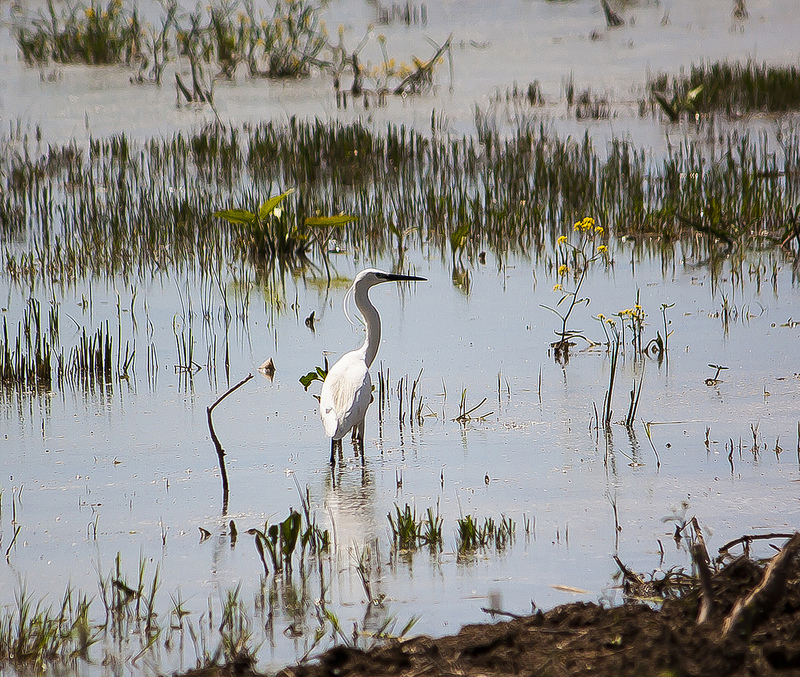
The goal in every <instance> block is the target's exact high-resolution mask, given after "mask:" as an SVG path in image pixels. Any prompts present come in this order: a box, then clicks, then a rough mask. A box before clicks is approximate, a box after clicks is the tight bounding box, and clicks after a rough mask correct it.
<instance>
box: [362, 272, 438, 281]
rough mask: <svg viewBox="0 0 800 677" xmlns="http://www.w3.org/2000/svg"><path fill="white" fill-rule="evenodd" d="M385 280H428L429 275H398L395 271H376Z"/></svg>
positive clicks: (377, 275)
mask: <svg viewBox="0 0 800 677" xmlns="http://www.w3.org/2000/svg"><path fill="white" fill-rule="evenodd" d="M375 275H376V277H379V278H380V279H381V280H383V281H384V282H402V281H407V280H408V281H410V280H416V281H418V282H427V281H428V278H427V277H417V276H416V275H396V274H395V273H375Z"/></svg>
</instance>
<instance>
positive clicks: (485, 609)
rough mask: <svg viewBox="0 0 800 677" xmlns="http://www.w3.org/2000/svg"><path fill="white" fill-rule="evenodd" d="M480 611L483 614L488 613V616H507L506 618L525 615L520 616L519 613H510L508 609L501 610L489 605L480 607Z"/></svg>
mask: <svg viewBox="0 0 800 677" xmlns="http://www.w3.org/2000/svg"><path fill="white" fill-rule="evenodd" d="M481 611H483V613H485V614H489V615H490V616H508V618H525V616H520V615H519V614H512V613H511V612H510V611H503V610H502V609H493V608H491V607H485V606H482V607H481Z"/></svg>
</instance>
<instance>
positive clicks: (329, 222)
mask: <svg viewBox="0 0 800 677" xmlns="http://www.w3.org/2000/svg"><path fill="white" fill-rule="evenodd" d="M357 220H358V219H357V218H356V217H355V216H350V215H349V214H339V215H338V216H309V217H308V218H307V219H306V225H307V226H320V227H324V226H343V225H344V224H345V223H350V222H351V221H357Z"/></svg>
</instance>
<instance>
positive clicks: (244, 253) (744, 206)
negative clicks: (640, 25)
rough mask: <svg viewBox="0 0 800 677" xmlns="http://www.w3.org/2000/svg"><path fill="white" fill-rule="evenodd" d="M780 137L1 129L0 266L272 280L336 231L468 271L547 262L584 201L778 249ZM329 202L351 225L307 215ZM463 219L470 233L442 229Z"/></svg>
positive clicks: (669, 230) (320, 249)
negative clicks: (658, 139) (669, 143)
mask: <svg viewBox="0 0 800 677" xmlns="http://www.w3.org/2000/svg"><path fill="white" fill-rule="evenodd" d="M781 138H782V143H781V146H780V147H779V149H777V150H772V148H771V142H770V140H769V139H768V138H767V136H766V135H756V136H751V135H747V134H745V135H740V134H739V133H738V132H730V133H729V134H728V135H727V136H725V137H724V138H723V140H722V143H721V144H716V145H715V146H714V148H711V149H708V148H702V147H700V145H695V144H694V143H692V142H690V141H688V140H687V141H685V142H684V143H681V144H680V145H678V146H673V147H671V148H670V150H669V151H668V153H667V154H666V155H665V156H663V157H659V158H656V157H654V156H652V155H651V154H650V153H648V152H645V151H644V150H640V149H636V148H634V147H633V145H632V144H631V143H630V142H627V141H622V140H615V141H612V142H611V143H610V144H609V147H608V152H607V153H603V154H602V155H603V156H602V157H601V154H599V153H598V152H596V151H595V150H594V148H593V144H592V142H591V140H590V139H589V137H588V135H587V136H584V137H582V138H581V137H578V138H573V137H568V138H566V139H564V138H560V137H559V136H558V135H556V134H554V133H552V132H550V131H548V130H547V129H546V128H545V127H544V126H540V127H538V128H537V127H530V126H524V125H523V126H521V127H520V128H519V129H517V130H516V131H515V132H514V133H512V134H511V135H510V136H507V137H500V136H499V135H498V134H496V133H494V132H485V133H484V134H482V135H479V137H478V138H472V137H467V136H465V137H461V138H447V137H443V136H442V137H440V136H438V135H433V136H430V137H429V136H426V135H424V134H422V133H421V132H416V131H413V130H410V129H408V128H406V127H403V126H394V125H389V126H387V128H386V130H385V131H384V132H377V131H374V130H371V129H368V128H367V127H365V126H364V125H362V124H360V123H353V124H348V125H345V124H342V123H338V122H333V123H322V122H320V121H315V122H302V121H299V120H296V119H292V120H290V121H289V122H288V124H285V125H280V124H276V123H263V124H259V125H252V126H251V125H248V126H246V127H243V128H234V127H228V126H224V125H219V124H213V125H209V126H207V127H204V128H203V129H201V130H198V131H196V132H188V133H180V134H177V135H175V136H174V137H173V138H171V139H168V140H156V139H153V140H151V141H149V142H147V143H145V144H143V145H135V144H133V143H132V142H130V141H129V140H128V139H127V138H126V137H125V136H124V135H121V136H117V137H113V138H111V139H107V140H92V142H91V143H90V145H89V148H88V149H80V148H78V147H77V146H76V145H75V144H67V145H65V146H62V147H55V146H51V147H50V148H48V149H46V150H42V149H39V150H37V149H36V148H34V147H31V145H30V141H28V142H27V143H26V142H25V141H24V140H16V141H12V140H7V141H8V144H9V147H10V148H12V149H13V152H10V153H7V154H4V156H3V158H2V159H0V170H2V171H0V176H2V177H3V181H4V184H5V185H4V189H5V190H4V199H3V200H2V201H0V231H2V233H3V235H4V236H6V235H7V236H8V238H9V239H8V240H7V242H8V244H6V245H5V247H4V249H3V252H2V261H1V262H0V263H1V265H2V269H3V270H4V271H5V274H6V275H7V276H8V277H9V278H10V279H12V280H13V281H15V283H17V284H26V285H29V286H34V285H36V284H37V281H39V280H46V281H48V282H49V283H56V284H66V283H68V282H70V281H74V280H78V279H82V278H86V277H103V278H105V277H111V276H114V275H117V274H122V275H126V276H132V275H137V276H138V275H143V274H146V273H148V272H149V273H157V272H158V271H162V270H164V269H168V268H170V267H174V268H176V269H178V270H183V269H189V270H191V269H194V270H199V271H200V272H205V273H206V274H211V272H212V271H217V270H219V269H220V267H221V266H223V265H226V264H229V263H230V262H238V263H239V264H240V265H244V266H247V267H250V268H252V269H254V270H255V272H256V275H257V276H258V277H260V278H269V277H270V276H271V275H273V274H275V275H277V276H278V278H280V277H282V276H284V275H290V274H291V275H296V274H301V275H302V274H313V273H314V272H315V271H316V270H318V269H319V268H321V267H323V266H326V265H327V249H328V246H329V243H330V242H331V241H333V240H335V241H336V242H337V247H339V248H341V249H343V250H344V251H350V250H353V249H355V248H356V247H357V248H359V250H360V251H362V252H363V254H364V255H365V256H369V257H378V256H383V255H387V256H393V255H396V256H399V255H400V254H399V253H398V251H397V235H396V234H397V233H402V234H403V243H404V245H403V246H404V247H423V248H425V249H426V250H430V251H432V252H434V253H438V255H439V256H441V257H442V258H443V259H444V258H445V257H446V258H449V259H454V260H455V262H456V264H457V263H458V262H459V261H460V262H462V264H464V265H465V266H466V263H465V260H469V261H473V260H474V259H475V257H477V255H478V252H480V251H485V250H488V251H490V252H492V253H493V254H494V256H495V257H496V258H497V259H498V260H500V261H502V260H504V259H505V258H506V256H507V255H509V254H511V253H522V254H525V255H528V256H533V257H542V256H546V255H548V254H547V252H548V249H549V248H550V247H553V246H554V245H555V243H556V240H557V239H558V238H559V237H560V236H562V235H564V234H565V230H566V229H565V225H564V224H566V223H572V222H573V220H574V217H573V215H574V214H580V213H584V214H586V213H592V214H594V215H595V218H596V219H597V222H598V223H602V224H603V226H604V228H605V229H606V232H605V234H604V235H603V242H602V244H603V245H606V246H608V245H611V244H612V243H613V242H612V241H613V240H614V238H619V237H622V236H634V237H637V238H650V239H656V240H660V241H662V242H666V243H671V242H673V241H674V240H677V239H681V238H683V239H684V240H685V242H686V243H687V245H688V247H689V252H690V254H691V256H692V257H693V258H696V259H698V260H710V261H713V260H715V259H719V258H724V257H727V256H731V255H732V253H734V252H737V251H743V250H748V249H752V248H754V247H778V246H781V247H782V248H783V250H784V251H786V252H787V254H788V255H790V256H791V255H793V254H795V255H796V253H797V251H796V250H797V247H798V245H800V237H798V235H797V233H798V232H800V230H798V226H797V223H798V220H797V218H796V217H797V210H798V205H797V204H796V202H797V198H796V196H797V195H798V194H800V152H798V151H797V148H798V146H799V145H800V144H798V143H797V132H796V130H794V129H793V128H791V127H788V128H786V129H784V130H783V131H782V136H781ZM377 177H381V181H380V182H376V178H377ZM276 184H277V185H296V186H299V187H300V186H302V189H300V188H298V191H297V195H296V199H294V200H293V201H292V203H291V205H289V206H290V208H287V209H286V211H285V213H283V214H282V215H281V218H280V219H277V220H276V219H270V221H269V223H270V229H269V230H268V229H263V232H262V231H259V234H258V238H257V240H258V242H257V243H256V244H255V247H254V248H253V247H251V246H245V247H244V248H242V246H241V245H242V243H243V242H250V243H252V242H253V241H254V237H253V233H252V231H251V230H250V226H249V225H247V224H233V225H232V226H230V227H220V226H219V222H218V221H216V220H215V219H214V218H213V214H214V212H215V211H216V212H219V207H220V206H222V205H224V204H234V205H245V206H244V207H243V208H244V209H246V210H247V211H250V212H251V213H256V212H257V211H258V210H257V209H252V208H248V207H247V205H258V204H262V203H261V201H259V200H258V199H257V198H255V197H254V196H256V195H259V194H262V195H263V194H270V192H271V186H273V185H276ZM101 189H102V190H101ZM287 205H288V203H287ZM326 214H329V215H337V214H357V215H359V219H358V221H350V222H344V221H339V222H326V224H323V225H317V222H316V221H314V219H317V218H319V217H320V216H321V215H326ZM273 221H277V223H274V224H273V223H272V222H273ZM387 223H392V224H393V230H392V229H387V228H386V224H387ZM464 223H469V224H471V225H470V229H469V235H468V237H465V236H464V234H460V233H459V231H458V229H456V230H452V229H451V226H450V224H464ZM273 226H279V228H278V229H274V228H273ZM12 238H13V239H12ZM23 242H24V244H23ZM599 244H600V243H598V245H599ZM595 251H596V250H593V252H595ZM551 256H553V255H552V254H551ZM575 263H577V262H575V261H570V260H566V259H565V260H564V261H563V262H561V263H559V266H560V265H567V266H570V265H572V264H575ZM454 270H455V269H454ZM576 270H577V268H576Z"/></svg>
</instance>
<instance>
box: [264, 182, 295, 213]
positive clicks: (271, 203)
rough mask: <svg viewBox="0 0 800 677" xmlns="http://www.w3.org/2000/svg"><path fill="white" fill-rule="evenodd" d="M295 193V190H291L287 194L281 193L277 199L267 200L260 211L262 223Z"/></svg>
mask: <svg viewBox="0 0 800 677" xmlns="http://www.w3.org/2000/svg"><path fill="white" fill-rule="evenodd" d="M292 193H294V188H290V189H289V190H287V191H286V192H285V193H281V194H280V195H276V196H275V197H271V198H270V199H269V200H267V201H266V202H265V203H264V204H263V205H261V207H260V208H259V210H258V218H259V219H261V220H262V221H263V220H264V219H266V218H267V217H268V216H269V215H270V214H272V212H273V211H275V207H277V206H278V205H279V204H280V203H281V202H283V201H284V200H285V199H286V197H287V196H288V195H291V194H292Z"/></svg>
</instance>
